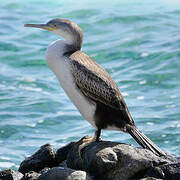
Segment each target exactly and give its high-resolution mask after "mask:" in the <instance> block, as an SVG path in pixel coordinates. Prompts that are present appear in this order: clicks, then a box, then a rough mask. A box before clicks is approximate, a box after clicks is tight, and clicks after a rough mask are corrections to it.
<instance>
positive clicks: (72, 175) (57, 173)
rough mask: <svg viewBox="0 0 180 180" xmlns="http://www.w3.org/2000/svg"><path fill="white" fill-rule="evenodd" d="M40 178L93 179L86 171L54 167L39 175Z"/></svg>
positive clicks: (45, 179) (52, 179) (61, 179)
mask: <svg viewBox="0 0 180 180" xmlns="http://www.w3.org/2000/svg"><path fill="white" fill-rule="evenodd" d="M38 180H93V179H92V177H91V176H89V175H88V174H87V173H86V172H85V171H76V170H73V169H70V168H64V167H54V168H51V169H50V170H49V171H47V172H46V173H43V174H42V175H41V176H39V178H38Z"/></svg>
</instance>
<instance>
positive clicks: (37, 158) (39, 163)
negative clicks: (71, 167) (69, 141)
mask: <svg viewBox="0 0 180 180" xmlns="http://www.w3.org/2000/svg"><path fill="white" fill-rule="evenodd" d="M56 164H57V162H56V156H55V150H54V149H53V147H52V146H51V145H49V144H45V145H43V146H41V148H40V150H38V151H37V152H36V153H35V154H33V155H32V156H30V157H28V158H27V159H25V160H24V161H23V162H22V163H21V164H20V167H19V171H20V172H21V173H23V174H25V173H27V172H29V171H35V172H39V171H40V170H42V169H43V168H45V167H53V166H55V165H56Z"/></svg>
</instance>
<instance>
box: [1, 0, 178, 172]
mask: <svg viewBox="0 0 180 180" xmlns="http://www.w3.org/2000/svg"><path fill="white" fill-rule="evenodd" d="M52 18H68V19H71V20H73V21H75V22H76V23H78V24H79V25H80V27H81V28H82V29H83V31H84V44H83V51H85V52H86V53H87V54H88V55H90V56H92V57H93V58H95V59H96V61H97V62H98V63H99V64H101V66H103V67H104V68H105V69H106V70H107V71H108V72H109V73H110V74H111V76H112V77H113V79H114V80H115V81H116V82H117V84H118V86H119V88H120V90H121V92H122V93H123V95H124V97H125V100H126V103H127V105H128V106H129V108H130V111H131V114H132V116H133V117H134V119H135V122H136V124H137V126H138V127H139V129H140V130H142V131H143V132H144V133H145V134H146V135H148V137H150V138H151V139H152V140H153V141H154V142H155V143H156V144H158V145H159V146H160V147H161V148H162V149H163V150H164V151H167V152H170V153H173V154H176V155H179V154H180V23H179V22H180V21H179V20H180V2H178V1H172V0H171V1H170V0H169V1H168V0H164V1H161V0H160V1H156V0H147V1H143V0H128V1H123V0H119V1H118V0H111V1H108V0H99V1H96V0H89V1H87V0H84V1H73V0H71V1H69V0H26V1H25V0H24V1H23V0H1V3H0V27H1V28H0V148H1V151H0V169H4V168H9V167H10V168H13V169H17V168H18V165H19V163H20V162H21V161H22V160H23V159H24V158H25V157H26V156H28V155H31V154H32V153H33V152H35V151H36V150H37V149H38V148H39V146H41V145H43V144H45V143H51V144H53V145H54V146H55V147H56V148H58V147H60V146H63V145H65V144H67V143H69V142H70V141H72V140H78V139H79V138H81V137H82V136H84V135H87V134H93V132H94V130H93V128H92V127H91V125H90V124H88V122H87V121H85V120H84V119H83V118H82V117H81V115H80V114H79V112H78V111H77V110H76V108H75V107H74V106H73V105H72V103H71V102H70V100H69V99H68V98H67V97H66V95H65V93H64V92H63V90H62V89H61V88H60V86H59V84H58V81H57V79H56V78H55V76H54V74H53V73H52V72H51V71H50V70H49V68H48V67H47V65H46V62H45V51H46V48H47V46H48V44H50V43H51V42H52V41H54V40H56V39H57V38H58V37H56V36H55V35H53V34H52V33H50V32H46V31H43V30H40V29H31V28H24V27H23V24H24V23H45V22H47V21H48V20H50V19H52ZM102 138H103V139H107V140H112V141H118V142H125V143H132V144H134V145H136V146H137V144H136V143H135V141H134V140H133V139H132V138H131V137H130V136H129V135H127V134H124V133H121V132H116V131H103V132H102Z"/></svg>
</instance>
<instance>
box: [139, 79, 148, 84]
mask: <svg viewBox="0 0 180 180" xmlns="http://www.w3.org/2000/svg"><path fill="white" fill-rule="evenodd" d="M146 83H147V81H146V80H143V81H140V82H139V84H141V85H142V84H146Z"/></svg>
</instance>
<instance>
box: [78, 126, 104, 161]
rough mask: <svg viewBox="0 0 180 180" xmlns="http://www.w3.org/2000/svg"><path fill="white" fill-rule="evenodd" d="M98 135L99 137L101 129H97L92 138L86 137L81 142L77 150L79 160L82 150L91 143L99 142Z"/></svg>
mask: <svg viewBox="0 0 180 180" xmlns="http://www.w3.org/2000/svg"><path fill="white" fill-rule="evenodd" d="M100 135H101V129H97V130H96V131H95V133H94V136H93V137H86V138H84V139H83V140H82V142H83V143H82V144H81V145H80V146H79V149H78V151H79V156H80V158H81V152H82V149H83V148H85V147H86V146H88V145H89V144H90V143H92V142H98V141H100V140H101V138H100Z"/></svg>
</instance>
